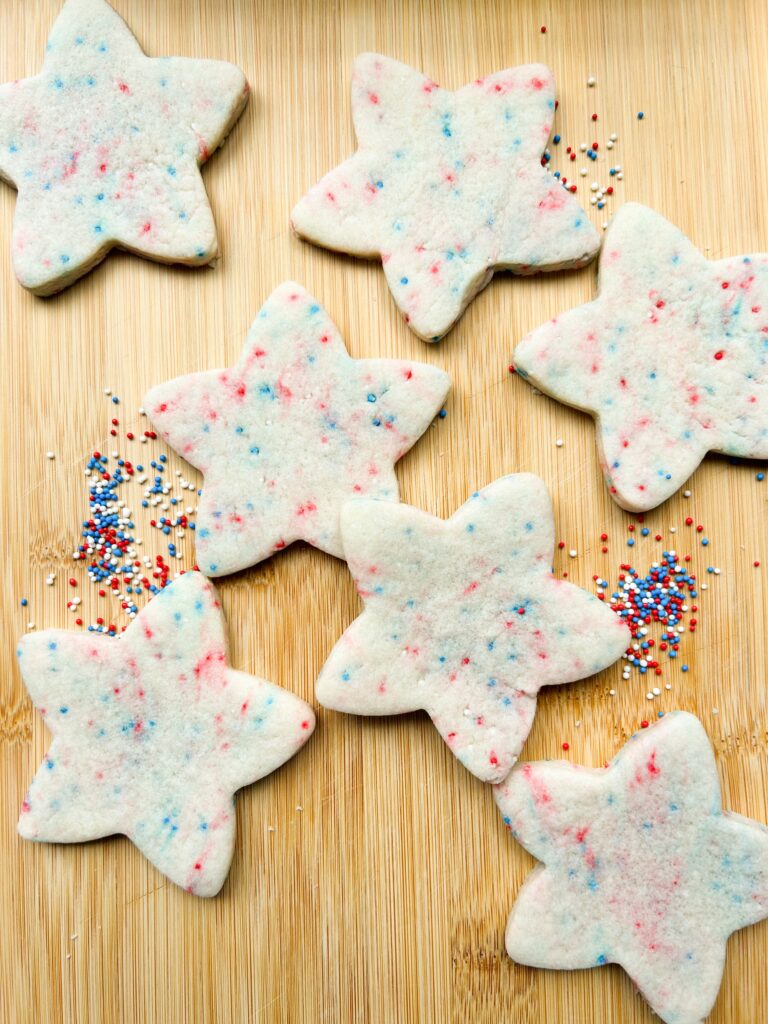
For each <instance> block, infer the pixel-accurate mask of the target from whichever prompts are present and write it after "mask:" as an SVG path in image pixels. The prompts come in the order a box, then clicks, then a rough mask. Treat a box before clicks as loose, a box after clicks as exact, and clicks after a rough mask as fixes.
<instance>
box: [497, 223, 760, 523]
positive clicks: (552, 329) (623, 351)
mask: <svg viewBox="0 0 768 1024" xmlns="http://www.w3.org/2000/svg"><path fill="white" fill-rule="evenodd" d="M514 358H515V365H516V368H517V370H518V372H519V373H521V374H522V375H523V376H525V377H526V378H528V379H529V380H531V381H532V382H533V383H534V384H536V386H537V387H539V388H541V389H542V391H546V392H547V393H548V394H550V395H552V396H553V397H554V398H557V399H559V400H560V401H562V402H567V403H568V404H569V405H573V406H576V407H577V408H579V409H584V410H585V411H586V412H589V413H591V414H592V415H593V416H594V417H595V420H596V421H597V437H598V447H599V450H600V461H601V463H602V466H603V472H604V474H605V478H606V482H607V483H608V486H609V487H610V491H611V494H612V495H613V497H614V498H615V500H616V501H617V502H618V504H619V505H621V506H622V508H626V509H628V510H630V511H634V512H641V511H645V510H646V509H650V508H654V507H655V506H656V505H659V504H661V502H663V501H665V500H666V499H667V498H668V497H669V496H670V495H672V494H674V492H675V491H676V490H677V489H678V488H679V487H680V486H682V484H683V483H684V482H685V480H686V479H687V478H688V477H689V476H690V474H691V473H692V472H693V471H694V470H695V469H696V467H697V466H698V464H699V463H700V462H701V460H702V459H703V458H704V456H705V454H706V453H707V452H708V451H717V452H724V453H725V454H727V455H734V456H739V457H743V458H768V256H766V255H758V256H734V257H730V258H729V259H723V260H717V261H713V262H710V261H709V260H707V259H705V258H704V256H702V254H701V253H700V252H699V251H698V250H697V249H696V248H695V247H694V246H693V245H692V244H691V243H690V242H689V241H688V239H687V238H686V237H685V236H684V235H683V234H682V233H681V232H680V231H679V230H678V229H677V228H675V227H674V226H673V225H672V224H670V223H669V222H668V221H666V220H664V219H663V218H662V217H660V216H659V215H658V214H657V213H654V212H653V211H652V210H649V209H648V208H647V207H644V206H639V205H637V204H634V203H631V204H627V205H625V206H623V207H622V208H621V209H620V210H619V212H618V213H617V214H616V216H615V217H614V218H613V220H612V222H611V224H610V226H609V228H608V231H607V233H606V236H605V242H604V245H603V250H602V253H601V256H600V290H599V294H598V296H597V298H596V299H595V300H594V301H592V302H589V303H587V304H586V305H584V306H578V307H577V308H575V309H572V310H569V311H568V312H567V313H563V314H562V315H561V316H558V317H556V318H555V319H554V320H552V321H550V323H548V324H545V325H543V326H542V327H539V328H538V329H537V330H535V331H533V333H532V334H529V335H528V337H527V338H525V339H524V340H523V341H522V342H521V343H520V345H518V347H517V348H516V349H515V356H514Z"/></svg>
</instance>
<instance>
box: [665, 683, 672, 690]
mask: <svg viewBox="0 0 768 1024" xmlns="http://www.w3.org/2000/svg"><path fill="white" fill-rule="evenodd" d="M664 689H665V690H671V689H672V683H667V685H666V686H665V687H664Z"/></svg>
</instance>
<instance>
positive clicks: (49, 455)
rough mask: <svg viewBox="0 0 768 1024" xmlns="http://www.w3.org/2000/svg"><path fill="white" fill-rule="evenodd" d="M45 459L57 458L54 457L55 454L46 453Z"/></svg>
mask: <svg viewBox="0 0 768 1024" xmlns="http://www.w3.org/2000/svg"><path fill="white" fill-rule="evenodd" d="M45 457H46V459H55V458H56V456H55V455H54V453H53V452H46V453H45Z"/></svg>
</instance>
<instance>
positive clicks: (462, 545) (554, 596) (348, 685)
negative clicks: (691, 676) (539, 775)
mask: <svg viewBox="0 0 768 1024" xmlns="http://www.w3.org/2000/svg"><path fill="white" fill-rule="evenodd" d="M342 536H343V541H344V552H345V555H346V558H347V561H348V563H349V568H350V570H351V572H352V575H353V576H354V578H355V583H356V584H357V589H358V592H359V594H360V596H361V597H362V598H363V601H364V603H365V610H364V611H363V613H362V615H360V617H359V618H357V619H356V620H355V621H354V622H353V623H352V625H351V626H350V627H349V628H348V629H347V631H346V632H345V633H344V635H343V636H342V637H341V639H340V640H339V642H338V643H337V644H336V646H335V647H334V649H333V650H332V652H331V654H330V657H329V658H328V661H327V662H326V664H325V666H324V667H323V670H322V672H321V674H320V677H319V679H318V682H317V697H318V700H319V701H320V703H321V704H323V705H324V706H325V707H328V708H333V709H334V710H337V711H346V712H350V713H352V714H360V715H394V714H401V713H402V712H406V711H415V710H417V709H424V710H425V711H427V712H428V713H429V715H430V716H431V718H432V720H433V722H434V723H435V725H436V726H437V728H438V730H439V732H440V734H441V736H442V737H443V739H444V740H445V742H446V743H447V744H448V746H449V747H450V748H451V750H452V751H453V753H454V754H455V755H456V757H458V759H459V760H460V761H461V762H462V764H464V765H465V767H466V768H468V769H469V771H471V772H472V773H473V774H474V775H476V776H477V777H478V778H479V779H482V780H483V781H484V782H499V781H500V780H501V779H503V778H504V777H505V776H506V775H507V774H508V772H509V770H510V768H511V767H512V765H513V764H514V763H515V761H516V760H517V756H518V754H519V753H520V750H521V748H522V746H523V743H524V742H525V739H526V737H527V736H528V732H529V730H530V728H531V725H532V722H533V716H534V713H535V711H536V695H537V693H538V691H539V689H540V688H541V687H542V686H546V685H548V684H554V683H568V682H573V681H574V680H576V679H583V678H584V677H586V676H589V675H592V674H593V673H594V672H599V671H600V670H601V669H603V668H605V667H606V666H607V665H610V664H611V663H612V662H614V661H616V660H617V658H619V657H620V656H621V654H622V653H623V652H624V650H625V649H626V648H627V647H628V645H629V643H630V640H631V638H630V635H629V631H628V630H627V627H626V626H625V625H624V624H623V623H622V622H621V621H620V619H619V618H618V616H616V615H615V614H614V613H613V612H612V611H611V610H610V609H608V608H606V607H605V606H604V605H603V604H601V603H600V602H599V601H598V600H597V599H596V598H595V597H593V596H592V595H591V594H587V593H586V592H585V591H583V590H580V589H579V588H578V587H574V586H572V585H571V584H570V583H565V582H563V581H562V580H557V579H555V577H554V576H553V575H552V569H551V565H552V555H553V549H554V523H553V518H552V504H551V502H550V499H549V495H548V494H547V490H546V488H545V486H544V484H543V483H542V481H541V480H539V478H538V477H535V476H532V475H529V474H518V475H516V476H507V477H502V478H501V479H499V480H496V481H495V482H494V483H492V484H490V485H489V486H488V487H485V488H484V489H483V490H482V491H479V492H478V493H477V494H474V495H473V496H472V497H471V498H470V499H469V501H468V502H467V503H466V504H465V505H462V507H461V508H460V509H459V510H458V511H457V512H456V513H455V514H454V515H453V516H451V518H450V519H448V520H447V521H445V520H442V519H437V518H435V517H434V516H430V515H428V514H427V513H426V512H422V511H420V510H419V509H416V508H412V507H410V506H408V505H394V504H391V503H387V502H381V501H353V502H349V503H348V504H347V505H346V506H345V508H344V511H343V513H342Z"/></svg>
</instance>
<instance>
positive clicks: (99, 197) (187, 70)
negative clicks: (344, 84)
mask: <svg viewBox="0 0 768 1024" xmlns="http://www.w3.org/2000/svg"><path fill="white" fill-rule="evenodd" d="M247 97H248V83H247V82H246V80H245V78H244V76H243V73H242V72H241V71H240V70H239V69H238V68H236V67H234V66H233V65H232V64H227V63H224V62H223V61H216V60H191V59H187V58H184V57H168V58H153V59H150V58H149V57H146V56H145V55H144V54H143V53H142V51H141V48H140V47H139V44H138V43H137V42H136V39H135V38H134V36H133V35H132V34H131V32H130V30H129V29H128V27H127V26H126V24H125V23H124V22H123V20H122V19H121V18H120V17H119V16H118V15H117V14H116V13H115V11H114V10H113V9H112V8H111V7H110V6H109V4H108V3H107V2H106V0H66V3H65V4H64V7H63V8H62V10H61V13H60V14H59V17H58V19H57V20H56V23H55V25H54V26H53V29H52V31H51V35H50V37H49V40H48V46H47V50H46V54H45V60H44V62H43V69H42V71H41V72H40V73H39V74H38V75H35V76H34V77H33V78H25V79H23V80H20V81H16V82H10V83H8V84H7V85H3V86H0V177H2V178H5V179H6V180H7V181H9V182H10V183H11V184H12V185H14V186H15V187H16V188H17V189H18V193H19V195H18V200H17V203H16V215H15V218H14V223H13V242H12V246H13V265H14V268H15V271H16V276H17V277H18V279H19V281H20V282H21V284H23V285H24V287H25V288H29V289H31V290H32V291H33V292H35V293H36V294H38V295H51V294H53V293H54V292H57V291H61V289H62V288H65V287H66V286H67V285H69V284H72V282H73V281H75V280H77V278H79V277H81V276H82V275H83V274H85V273H87V272H88V271H89V270H90V269H91V268H92V267H93V266H95V265H96V264H97V263H99V262H100V261H101V260H102V259H103V258H104V257H105V256H106V254H107V253H108V252H109V250H110V249H111V248H113V247H114V246H118V247H120V248H122V249H128V250H130V251H131V252H136V253H139V254H140V255H142V256H147V257H149V258H150V259H154V260H160V261H161V262H165V263H187V264H192V265H199V264H204V263H210V262H211V260H213V259H214V258H215V257H216V255H217V254H218V245H217V241H216V229H215V227H214V223H213V215H212V214H211V209H210V206H209V205H208V197H207V195H206V193H205V187H204V185H203V180H202V178H201V176H200V170H199V166H200V164H202V163H204V161H205V160H207V159H208V157H209V156H210V154H211V153H212V152H213V150H215V149H216V148H217V147H218V146H220V145H221V144H222V142H223V141H224V139H225V138H226V136H227V134H228V133H229V130H230V129H231V128H232V125H233V124H234V123H235V121H236V120H237V118H238V116H239V114H240V112H241V110H242V109H243V107H244V105H245V102H246V99H247Z"/></svg>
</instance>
